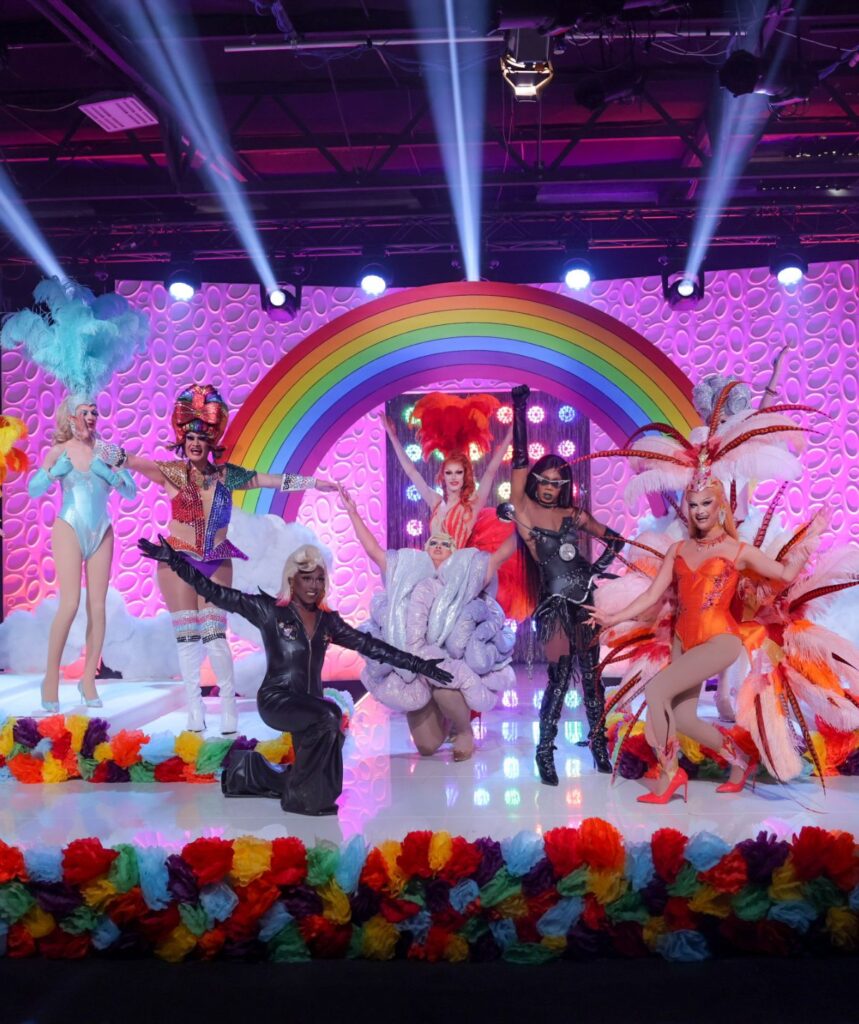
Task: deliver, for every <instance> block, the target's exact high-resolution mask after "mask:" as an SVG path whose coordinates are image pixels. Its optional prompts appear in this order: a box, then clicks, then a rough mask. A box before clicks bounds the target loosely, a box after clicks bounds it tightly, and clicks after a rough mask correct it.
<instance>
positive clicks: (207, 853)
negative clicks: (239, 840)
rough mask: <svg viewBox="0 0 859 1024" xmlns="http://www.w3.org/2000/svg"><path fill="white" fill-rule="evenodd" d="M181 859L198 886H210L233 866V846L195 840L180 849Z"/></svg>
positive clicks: (213, 841)
mask: <svg viewBox="0 0 859 1024" xmlns="http://www.w3.org/2000/svg"><path fill="white" fill-rule="evenodd" d="M165 764H166V762H165ZM182 859H183V860H184V861H185V863H186V864H187V865H188V867H189V868H190V869H191V870H192V871H193V872H194V875H195V876H196V878H197V882H198V883H199V884H200V885H212V884H214V883H215V882H220V881H221V879H222V878H223V877H224V876H225V875H227V874H228V873H229V870H230V868H231V867H232V866H233V844H232V843H229V842H227V840H226V839H204V838H201V839H195V840H194V841H193V842H192V843H188V844H187V845H186V846H184V847H183V848H182Z"/></svg>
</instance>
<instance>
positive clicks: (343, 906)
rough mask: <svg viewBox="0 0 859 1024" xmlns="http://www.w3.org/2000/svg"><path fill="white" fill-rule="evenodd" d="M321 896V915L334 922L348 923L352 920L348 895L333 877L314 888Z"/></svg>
mask: <svg viewBox="0 0 859 1024" xmlns="http://www.w3.org/2000/svg"><path fill="white" fill-rule="evenodd" d="M316 891H317V892H318V893H319V895H320V896H321V897H322V916H323V917H326V918H327V919H328V920H329V921H332V922H333V923H334V924H348V923H349V922H350V921H351V920H352V907H351V905H350V903H349V897H348V896H347V895H346V893H345V892H343V890H342V889H341V888H340V886H339V885H338V884H337V883H336V882H335V881H334V879H333V878H329V880H328V881H327V882H326V883H325V885H322V886H320V887H319V888H318V889H317V890H316Z"/></svg>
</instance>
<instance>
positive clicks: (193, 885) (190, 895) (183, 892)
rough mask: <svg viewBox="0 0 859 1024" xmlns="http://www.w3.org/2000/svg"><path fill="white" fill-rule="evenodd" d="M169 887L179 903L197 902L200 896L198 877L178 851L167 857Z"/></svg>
mask: <svg viewBox="0 0 859 1024" xmlns="http://www.w3.org/2000/svg"><path fill="white" fill-rule="evenodd" d="M166 863H167V888H168V889H169V890H170V894H171V895H172V896H173V898H174V899H175V900H178V901H179V903H196V902H197V899H198V897H199V889H198V886H197V878H196V876H195V875H194V872H193V871H192V870H191V868H190V867H189V866H188V865H187V864H186V863H185V861H184V860H182V858H181V857H180V856H179V854H178V853H171V854H170V856H169V857H168V858H167V861H166Z"/></svg>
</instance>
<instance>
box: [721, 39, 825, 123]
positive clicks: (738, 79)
mask: <svg viewBox="0 0 859 1024" xmlns="http://www.w3.org/2000/svg"><path fill="white" fill-rule="evenodd" d="M819 82H820V75H818V74H817V73H816V72H814V71H812V70H811V69H810V68H808V67H805V66H803V65H801V64H785V63H783V62H781V61H773V62H771V61H769V60H767V59H766V58H764V57H760V56H758V55H757V54H754V53H749V51H748V50H734V52H733V53H732V54H731V55H730V57H728V59H727V60H726V61H725V63H724V64H723V65H722V66H721V68H719V84H720V85H721V86H722V88H723V89H727V90H728V92H729V93H730V94H731V95H732V96H748V95H749V94H750V93H756V94H757V95H759V96H768V97H769V108H770V110H780V109H781V108H782V107H789V106H792V105H793V104H794V103H804V102H806V101H807V100H808V98H809V96H810V95H811V93H812V90H813V89H814V87H815V86H816V85H818V83H819Z"/></svg>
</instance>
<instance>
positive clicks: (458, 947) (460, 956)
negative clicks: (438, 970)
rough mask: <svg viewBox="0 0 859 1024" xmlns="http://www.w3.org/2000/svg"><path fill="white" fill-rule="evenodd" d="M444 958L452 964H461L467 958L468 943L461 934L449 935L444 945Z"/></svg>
mask: <svg viewBox="0 0 859 1024" xmlns="http://www.w3.org/2000/svg"><path fill="white" fill-rule="evenodd" d="M444 958H445V960H449V961H450V963H452V964H461V963H462V962H463V961H464V960H467V959H468V943H467V942H466V941H465V938H464V937H463V936H462V935H451V937H450V939H449V940H448V943H447V945H446V946H445V947H444Z"/></svg>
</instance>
